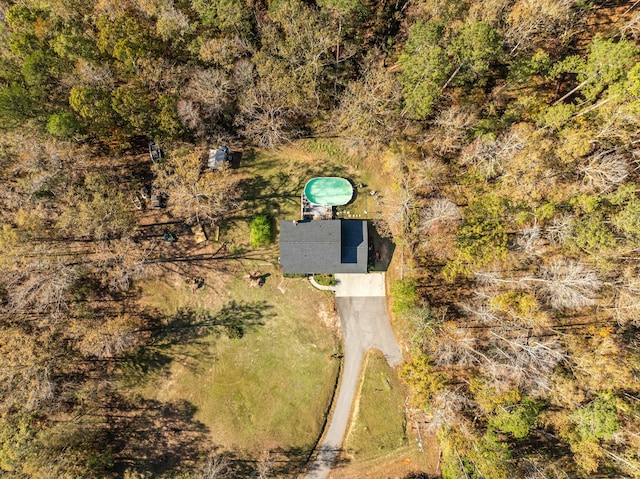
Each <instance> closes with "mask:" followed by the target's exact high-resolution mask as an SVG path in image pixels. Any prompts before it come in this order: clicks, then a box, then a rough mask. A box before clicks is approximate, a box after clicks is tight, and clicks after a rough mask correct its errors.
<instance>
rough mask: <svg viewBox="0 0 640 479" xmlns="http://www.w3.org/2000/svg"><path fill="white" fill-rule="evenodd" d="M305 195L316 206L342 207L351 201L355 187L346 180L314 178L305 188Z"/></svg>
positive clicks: (333, 177)
mask: <svg viewBox="0 0 640 479" xmlns="http://www.w3.org/2000/svg"><path fill="white" fill-rule="evenodd" d="M304 195H305V196H306V197H307V199H308V200H309V201H310V202H311V203H313V204H316V205H327V206H340V205H345V204H347V203H349V201H351V198H352V197H353V187H352V186H351V183H349V182H348V181H347V180H345V179H344V178H338V177H336V176H329V177H323V178H313V179H311V180H309V181H308V182H307V184H306V185H305V187H304Z"/></svg>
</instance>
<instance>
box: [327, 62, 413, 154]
mask: <svg viewBox="0 0 640 479" xmlns="http://www.w3.org/2000/svg"><path fill="white" fill-rule="evenodd" d="M401 97H402V89H401V88H400V86H399V84H398V83H397V80H396V79H395V78H394V76H393V75H392V74H391V73H389V72H388V71H387V70H386V69H385V68H383V67H382V66H375V67H371V68H370V69H369V70H367V71H366V72H364V74H363V75H362V77H361V78H360V79H359V80H358V81H355V82H352V83H350V84H349V86H348V87H347V90H346V92H345V93H344V96H343V99H342V101H341V104H340V107H339V108H338V109H337V113H338V114H337V119H336V123H337V126H336V128H337V129H338V130H339V133H340V135H341V136H344V137H346V138H347V139H348V140H349V142H350V144H351V146H352V147H353V148H354V149H355V150H356V151H360V152H366V151H368V150H371V149H374V150H377V149H379V148H381V147H382V146H384V145H386V144H388V142H389V141H390V140H391V139H392V138H393V135H396V134H398V133H399V132H400V131H401V130H402V128H403V120H402V118H400V116H399V115H397V114H396V110H397V108H398V106H399V105H400V102H401Z"/></svg>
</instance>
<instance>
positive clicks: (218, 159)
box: [207, 146, 233, 170]
mask: <svg viewBox="0 0 640 479" xmlns="http://www.w3.org/2000/svg"><path fill="white" fill-rule="evenodd" d="M232 159H233V156H232V155H231V152H230V151H229V148H227V147H226V146H221V147H219V148H211V149H210V150H209V160H208V161H207V166H208V167H209V168H210V169H212V170H217V169H220V168H221V167H222V165H223V164H224V163H225V162H230V161H231V160H232Z"/></svg>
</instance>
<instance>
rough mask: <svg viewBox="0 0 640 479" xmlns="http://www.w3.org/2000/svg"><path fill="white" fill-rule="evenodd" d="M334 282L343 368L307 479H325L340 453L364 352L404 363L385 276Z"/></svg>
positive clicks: (344, 276) (359, 276)
mask: <svg viewBox="0 0 640 479" xmlns="http://www.w3.org/2000/svg"><path fill="white" fill-rule="evenodd" d="M335 278H336V281H337V283H338V284H337V286H336V306H337V308H338V314H339V315H340V322H341V324H342V334H343V338H344V365H343V366H344V367H343V370H342V381H341V383H340V391H339V393H338V400H337V402H336V406H335V408H334V411H333V415H332V417H331V423H330V425H329V429H328V430H327V433H326V435H325V437H324V440H323V442H322V445H321V446H320V450H319V451H318V456H317V458H316V461H315V462H314V463H313V465H312V466H311V469H310V470H309V472H308V474H307V476H306V477H307V479H324V478H326V477H327V476H328V475H329V472H330V471H331V466H332V465H333V464H334V462H335V460H336V456H337V455H338V453H339V452H340V449H341V447H342V441H343V438H344V433H345V431H346V428H347V424H348V422H349V414H350V412H351V403H352V402H353V398H354V396H355V394H356V390H357V386H358V378H359V375H360V365H361V364H362V359H363V358H364V354H365V352H366V351H367V350H368V349H371V348H377V349H379V350H380V351H382V353H383V354H384V356H385V357H386V358H387V362H388V363H389V365H390V366H397V365H399V364H400V363H401V362H402V353H401V351H400V347H399V346H398V343H397V341H396V339H395V336H394V335H393V330H392V329H391V323H390V322H389V315H388V314H387V298H386V293H385V282H384V273H369V274H336V275H335Z"/></svg>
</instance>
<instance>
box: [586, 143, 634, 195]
mask: <svg viewBox="0 0 640 479" xmlns="http://www.w3.org/2000/svg"><path fill="white" fill-rule="evenodd" d="M578 171H579V172H580V174H581V175H582V176H583V184H584V185H585V186H586V187H587V188H589V189H590V190H594V191H596V192H598V193H601V192H604V191H608V190H611V189H612V188H613V187H615V186H617V185H618V184H620V183H622V182H623V181H624V180H625V179H626V178H627V177H628V176H629V162H628V160H627V159H626V158H625V157H624V156H623V155H621V154H620V153H617V152H600V153H596V154H593V155H591V156H590V157H589V158H588V162H587V163H586V164H584V165H581V166H579V167H578Z"/></svg>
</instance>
